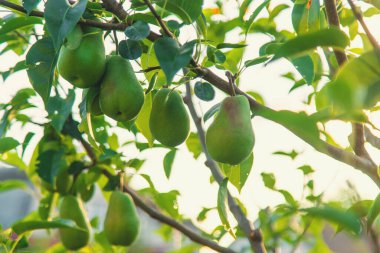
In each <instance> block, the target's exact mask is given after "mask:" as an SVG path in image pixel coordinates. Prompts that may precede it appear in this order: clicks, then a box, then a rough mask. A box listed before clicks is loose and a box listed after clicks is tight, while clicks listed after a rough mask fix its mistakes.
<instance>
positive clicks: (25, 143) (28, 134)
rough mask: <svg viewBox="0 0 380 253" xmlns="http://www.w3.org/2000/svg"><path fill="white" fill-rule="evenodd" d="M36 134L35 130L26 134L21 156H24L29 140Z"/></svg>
mask: <svg viewBox="0 0 380 253" xmlns="http://www.w3.org/2000/svg"><path fill="white" fill-rule="evenodd" d="M34 135H35V133H33V132H29V133H27V134H26V136H25V138H24V141H23V143H22V154H21V156H24V154H25V150H26V148H27V147H28V145H29V142H30V140H31V139H32V138H33V137H34Z"/></svg>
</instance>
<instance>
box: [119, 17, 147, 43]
mask: <svg viewBox="0 0 380 253" xmlns="http://www.w3.org/2000/svg"><path fill="white" fill-rule="evenodd" d="M124 33H125V35H126V36H127V37H128V38H129V39H131V40H143V39H145V38H146V37H148V35H149V33H150V28H149V25H148V24H147V23H145V22H143V21H140V20H138V21H136V22H135V23H133V24H132V25H131V26H128V27H127V28H126V29H125V31H124Z"/></svg>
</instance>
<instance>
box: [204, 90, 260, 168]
mask: <svg viewBox="0 0 380 253" xmlns="http://www.w3.org/2000/svg"><path fill="white" fill-rule="evenodd" d="M254 143H255V138H254V134H253V129H252V124H251V113H250V107H249V102H248V99H247V98H246V97H244V96H241V95H238V96H234V97H228V98H225V99H224V100H223V102H222V104H221V106H220V110H219V113H218V114H217V115H216V117H215V119H214V121H213V122H212V123H211V125H210V127H209V128H208V130H207V133H206V146H207V150H208V152H209V153H210V155H211V157H212V158H213V159H214V160H215V161H218V162H221V163H228V164H232V165H236V164H239V163H241V162H242V161H244V160H245V159H246V158H247V157H248V156H249V155H250V154H251V153H252V149H253V145H254Z"/></svg>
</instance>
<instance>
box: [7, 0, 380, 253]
mask: <svg viewBox="0 0 380 253" xmlns="http://www.w3.org/2000/svg"><path fill="white" fill-rule="evenodd" d="M212 2H213V1H211V0H209V1H206V5H207V6H210V4H211V3H212ZM275 2H276V3H277V1H275ZM282 2H285V3H288V4H289V5H291V1H282ZM260 3H261V1H257V3H255V4H254V5H253V6H252V9H253V8H255V7H256V6H257V5H258V4H260ZM228 5H230V6H228V8H226V10H229V13H228V15H231V16H236V12H237V11H238V10H237V8H236V5H235V1H229V3H228ZM290 12H291V8H290V9H288V10H286V11H284V12H283V13H282V14H281V15H280V16H278V17H277V21H280V22H278V24H279V28H288V29H291V20H290ZM0 15H2V13H0ZM379 23H380V18H378V17H377V18H370V19H368V25H369V28H370V30H371V31H372V32H373V33H374V35H375V37H376V38H377V39H378V40H380V29H378V24H379ZM189 36H193V34H191V33H190V34H185V36H184V39H188V38H189ZM238 38H239V36H238V33H236V32H232V33H231V34H229V35H228V36H227V40H228V42H237V41H236V39H238ZM248 41H249V47H248V48H247V51H246V54H245V59H253V58H255V57H256V56H258V49H259V47H260V46H261V45H262V44H264V43H265V42H266V41H268V37H266V36H264V35H257V34H254V35H251V36H249V39H248ZM355 44H357V45H360V42H358V41H355ZM0 48H1V47H0ZM23 57H24V56H23ZM20 59H21V58H20V57H17V56H16V55H14V54H12V53H6V54H5V55H3V56H1V57H0V70H5V69H8V68H9V67H11V66H13V65H14V64H15V63H16V62H18V61H19V60H20ZM288 71H293V72H295V69H294V67H292V65H291V64H289V63H288V62H287V61H285V60H279V61H277V62H275V63H272V64H269V65H268V66H266V67H263V66H256V67H253V68H250V69H249V70H247V71H245V72H244V74H243V76H242V77H241V82H240V83H241V85H242V86H241V88H242V90H246V91H248V90H253V91H256V92H259V93H260V94H262V95H263V97H264V99H265V101H266V103H267V105H268V106H269V107H271V108H273V109H289V110H295V111H299V110H305V106H304V104H303V101H305V100H306V98H307V95H308V94H309V92H310V89H309V88H308V87H304V88H300V89H297V90H296V91H294V92H292V93H290V94H288V91H289V89H290V87H291V86H292V85H293V84H292V83H291V82H289V81H288V80H286V79H284V78H282V77H281V74H284V73H286V72H288ZM220 74H221V75H222V76H224V74H223V72H220ZM21 87H30V84H29V81H28V78H27V75H26V73H25V72H19V73H16V74H14V75H12V76H11V77H10V78H9V79H7V80H6V82H4V83H0V94H1V96H0V102H6V101H8V100H9V98H10V97H11V96H12V95H14V94H15V92H16V91H17V90H18V89H19V88H21ZM68 87H69V86H68ZM77 97H80V96H77ZM223 97H224V95H223V94H222V93H220V92H218V94H217V98H216V99H215V100H214V101H213V102H208V103H206V102H202V103H198V102H197V106H198V111H199V112H206V111H207V110H208V108H209V107H211V106H212V105H213V104H215V103H216V102H217V101H220V99H222V98H223ZM39 101H40V100H39ZM41 108H42V107H41ZM31 112H32V111H31ZM32 113H33V114H34V115H36V116H39V117H41V116H40V115H46V114H41V113H43V111H42V110H34V111H33V112H32ZM372 122H373V123H374V124H375V125H379V123H380V114H379V113H376V114H374V115H373V117H372ZM252 123H253V127H254V131H255V136H256V144H255V149H254V156H255V158H254V166H253V169H252V172H251V175H250V177H249V179H248V182H247V184H246V186H245V187H244V188H243V191H242V193H241V194H238V193H237V192H236V191H235V190H234V188H233V187H230V189H231V190H232V192H233V193H234V194H236V196H238V197H239V198H240V199H241V200H242V201H243V202H244V203H245V205H246V207H247V209H248V213H249V218H251V219H252V220H254V219H255V218H256V215H257V211H258V210H259V209H261V208H265V207H266V206H268V205H270V206H275V205H276V204H278V203H281V202H283V199H282V197H281V196H280V195H279V194H277V193H274V192H271V191H270V190H268V189H266V188H265V187H264V186H263V183H262V180H261V176H260V173H261V172H272V173H274V174H275V175H276V178H277V186H278V188H283V189H286V190H289V191H290V192H291V193H293V194H294V196H295V197H296V198H299V197H300V196H301V190H302V180H303V177H302V174H301V172H300V171H298V170H296V168H297V167H299V166H301V165H304V164H309V165H311V166H312V167H313V168H315V169H316V172H315V174H314V179H315V188H316V192H325V196H326V199H328V198H334V197H337V196H338V195H339V194H340V193H341V191H340V190H341V189H343V188H347V185H346V182H347V180H350V181H351V182H352V183H353V184H354V185H355V186H356V187H357V190H358V192H359V194H360V195H361V196H362V198H363V199H366V198H371V199H373V198H374V197H375V196H376V194H377V193H378V188H377V187H376V185H375V184H374V183H373V182H371V180H370V179H369V178H367V176H365V175H363V174H362V173H360V172H359V171H357V170H355V169H353V168H351V167H350V166H348V165H345V164H342V163H340V162H338V161H336V160H334V159H332V158H329V157H328V156H325V155H323V154H320V153H318V152H316V151H314V150H313V149H312V148H311V147H310V146H308V145H307V144H305V143H304V142H303V141H302V140H300V139H299V138H297V137H295V136H294V135H293V134H291V133H290V132H289V131H287V130H286V129H285V128H283V127H281V126H279V125H277V124H275V123H273V122H269V121H267V120H265V119H263V118H255V119H254V120H253V122H252ZM327 126H328V131H329V133H331V134H332V135H333V137H334V138H335V140H336V141H337V142H338V143H339V144H341V145H343V146H347V145H348V141H347V136H348V135H349V133H350V130H351V127H350V125H349V124H345V123H342V122H332V123H329V124H328V125H327ZM33 128H34V127H28V129H24V130H20V128H19V126H15V127H14V128H13V129H12V130H11V131H10V132H8V135H9V136H12V137H14V138H16V139H18V140H20V141H22V140H23V138H24V136H25V134H26V133H27V132H28V131H36V132H37V133H38V134H39V135H41V130H40V129H38V128H35V129H33ZM192 129H193V131H194V130H195V128H194V127H193V128H192ZM130 137H131V135H129V136H125V132H124V131H123V134H122V135H120V142H121V143H122V142H123V140H124V139H126V138H130ZM36 141H37V137H35V138H34V142H33V143H32V145H34V144H36ZM367 147H368V150H369V152H370V153H371V154H372V155H373V158H374V159H375V161H376V162H377V163H379V162H380V155H379V154H380V153H379V151H377V150H375V149H373V148H372V147H371V146H367ZM292 149H295V150H296V151H299V152H302V155H301V156H300V157H299V158H297V159H296V160H295V161H292V160H290V159H289V158H287V157H282V156H275V155H272V153H273V152H275V151H279V150H282V151H291V150H292ZM180 150H181V151H180V152H177V156H176V158H175V161H174V167H173V171H172V175H171V178H170V180H167V179H166V177H165V174H164V171H163V166H162V159H163V157H164V155H165V154H166V152H167V150H160V149H155V150H153V151H144V152H143V153H140V154H139V153H138V151H137V150H136V149H134V148H133V147H127V148H123V149H122V151H123V152H125V154H126V156H127V157H129V158H132V157H134V155H136V156H137V157H138V158H146V159H147V162H146V163H145V165H144V167H143V168H142V169H141V170H140V173H145V174H148V175H150V176H151V178H152V180H153V182H154V183H155V185H156V187H157V188H158V189H159V190H161V191H168V190H171V189H177V190H179V191H180V192H181V196H180V198H179V207H180V212H181V213H183V214H184V215H185V216H188V217H190V218H192V219H193V220H194V221H195V217H196V215H197V214H198V212H199V211H200V210H201V208H202V207H215V206H216V196H217V189H218V188H217V186H216V185H215V184H213V185H210V183H209V177H210V173H209V170H208V168H207V167H205V165H204V164H203V163H204V156H201V157H200V158H199V159H198V160H197V161H195V160H194V159H193V157H192V154H191V153H189V152H188V151H187V149H186V146H185V145H182V146H181V147H180ZM29 151H31V149H29ZM27 157H30V153H29V154H27ZM132 183H133V185H134V186H135V187H136V188H140V187H143V186H145V181H144V180H142V179H139V178H138V177H136V178H135V180H133V181H132ZM209 218H210V219H208V221H207V222H205V223H203V224H200V226H201V227H202V228H204V229H205V230H208V231H209V230H210V228H211V227H213V226H215V225H216V224H218V223H220V221H219V218H218V215H217V213H216V212H214V213H213V214H212V215H210V216H209ZM227 241H229V239H226V242H227ZM206 252H211V251H209V250H207V249H204V250H203V251H202V253H206Z"/></svg>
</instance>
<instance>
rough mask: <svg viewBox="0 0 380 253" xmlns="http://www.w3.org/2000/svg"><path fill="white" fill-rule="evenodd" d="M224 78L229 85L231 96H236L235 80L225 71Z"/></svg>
mask: <svg viewBox="0 0 380 253" xmlns="http://www.w3.org/2000/svg"><path fill="white" fill-rule="evenodd" d="M226 76H227V78H228V82H229V84H230V89H231V96H236V92H235V78H234V76H233V75H232V73H231V72H230V71H226Z"/></svg>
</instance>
